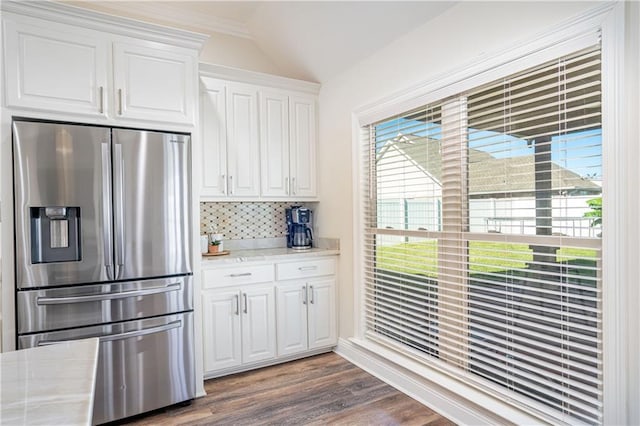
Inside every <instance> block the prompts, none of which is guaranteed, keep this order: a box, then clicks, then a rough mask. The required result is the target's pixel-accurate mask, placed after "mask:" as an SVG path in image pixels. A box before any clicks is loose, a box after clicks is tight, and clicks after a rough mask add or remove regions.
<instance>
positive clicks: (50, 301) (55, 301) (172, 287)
mask: <svg viewBox="0 0 640 426" xmlns="http://www.w3.org/2000/svg"><path fill="white" fill-rule="evenodd" d="M181 288H182V286H181V285H180V283H179V282H177V283H172V284H169V285H166V286H162V287H152V288H146V289H143V290H131V291H122V292H119V293H103V294H90V295H86V296H68V297H38V298H37V299H36V304H37V305H40V306H42V305H65V304H68V303H86V302H101V301H105V300H116V299H126V298H128V297H138V296H149V295H152V294H159V293H169V292H171V291H177V290H180V289H181Z"/></svg>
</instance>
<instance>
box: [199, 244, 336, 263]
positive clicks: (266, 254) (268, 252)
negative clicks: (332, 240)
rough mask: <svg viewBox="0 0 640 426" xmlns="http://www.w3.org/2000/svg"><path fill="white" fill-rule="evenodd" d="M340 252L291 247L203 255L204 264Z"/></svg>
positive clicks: (291, 257)
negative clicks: (222, 254) (220, 254)
mask: <svg viewBox="0 0 640 426" xmlns="http://www.w3.org/2000/svg"><path fill="white" fill-rule="evenodd" d="M338 254H340V250H332V249H323V248H312V249H308V250H294V249H290V248H286V247H283V248H261V249H250V250H247V249H241V250H230V253H229V254H228V255H225V256H202V261H203V262H204V264H205V265H206V264H209V262H216V263H223V264H226V263H240V262H256V261H277V260H297V259H304V258H307V257H317V256H332V255H338Z"/></svg>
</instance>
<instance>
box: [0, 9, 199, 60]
mask: <svg viewBox="0 0 640 426" xmlns="http://www.w3.org/2000/svg"><path fill="white" fill-rule="evenodd" d="M0 10H1V11H2V13H3V14H4V13H15V14H19V15H24V16H27V17H30V18H40V19H45V20H48V21H54V22H59V23H63V24H68V25H73V26H76V27H84V28H88V29H92V30H98V31H104V32H108V33H112V34H119V35H123V36H127V37H136V38H141V39H145V40H150V41H155V42H160V43H166V44H170V45H174V46H179V47H186V48H189V49H195V50H198V51H199V50H200V49H201V48H202V45H203V43H204V42H205V41H206V40H207V39H208V38H209V36H208V35H206V34H200V33H196V32H192V31H185V30H179V29H175V28H170V27H164V26H160V25H155V24H149V23H147V22H142V21H138V20H135V19H129V18H122V17H119V16H113V15H108V14H105V13H100V12H94V11H92V10H88V9H83V8H80V7H75V6H70V5H66V4H61V3H56V2H53V1H38V2H18V1H2V2H0Z"/></svg>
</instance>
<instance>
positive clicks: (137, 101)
mask: <svg viewBox="0 0 640 426" xmlns="http://www.w3.org/2000/svg"><path fill="white" fill-rule="evenodd" d="M196 75H197V71H196V68H195V58H194V57H193V56H191V55H188V54H182V53H177V52H174V51H171V50H163V49H158V48H153V47H148V46H144V45H135V44H126V43H114V45H113V80H114V86H115V87H114V90H115V92H114V98H115V99H114V107H115V114H116V116H118V117H122V118H130V119H136V120H148V121H156V122H162V123H176V124H192V123H193V121H194V120H193V119H194V115H193V110H194V106H193V103H194V99H195V98H194V96H195V93H194V83H195V78H196Z"/></svg>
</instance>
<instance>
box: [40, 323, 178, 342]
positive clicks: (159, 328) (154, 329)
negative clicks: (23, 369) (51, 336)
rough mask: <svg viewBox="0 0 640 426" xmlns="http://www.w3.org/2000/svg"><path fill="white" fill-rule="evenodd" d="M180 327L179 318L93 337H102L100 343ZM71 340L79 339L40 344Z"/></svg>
mask: <svg viewBox="0 0 640 426" xmlns="http://www.w3.org/2000/svg"><path fill="white" fill-rule="evenodd" d="M180 327H182V320H177V321H173V322H170V323H169V324H165V325H160V326H157V327H149V328H143V329H142V330H134V331H126V332H124V333H118V334H108V335H106V336H93V337H97V338H98V339H100V343H103V342H112V341H114V340H124V339H129V338H131V337H140V336H146V335H147V334H155V333H162V332H164V331H169V330H173V329H174V328H180ZM71 340H78V339H62V340H41V341H39V342H38V346H48V345H57V344H58V343H64V342H69V341H71Z"/></svg>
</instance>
